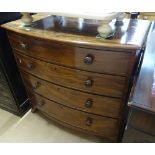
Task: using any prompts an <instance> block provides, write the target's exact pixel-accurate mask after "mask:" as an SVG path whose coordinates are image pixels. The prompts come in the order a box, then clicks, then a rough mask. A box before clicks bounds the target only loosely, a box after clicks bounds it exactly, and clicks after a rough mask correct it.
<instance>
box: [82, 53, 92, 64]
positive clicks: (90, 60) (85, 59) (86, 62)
mask: <svg viewBox="0 0 155 155" xmlns="http://www.w3.org/2000/svg"><path fill="white" fill-rule="evenodd" d="M93 60H94V57H93V56H92V55H90V54H88V55H87V56H86V57H85V58H84V63H85V64H87V65H90V64H92V63H93Z"/></svg>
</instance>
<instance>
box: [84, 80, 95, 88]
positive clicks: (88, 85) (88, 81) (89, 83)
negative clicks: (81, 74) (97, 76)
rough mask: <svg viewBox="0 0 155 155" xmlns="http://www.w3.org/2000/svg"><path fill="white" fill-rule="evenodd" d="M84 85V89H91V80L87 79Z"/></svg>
mask: <svg viewBox="0 0 155 155" xmlns="http://www.w3.org/2000/svg"><path fill="white" fill-rule="evenodd" d="M84 84H85V86H86V87H91V86H92V85H93V80H90V79H88V80H86V81H85V82H84Z"/></svg>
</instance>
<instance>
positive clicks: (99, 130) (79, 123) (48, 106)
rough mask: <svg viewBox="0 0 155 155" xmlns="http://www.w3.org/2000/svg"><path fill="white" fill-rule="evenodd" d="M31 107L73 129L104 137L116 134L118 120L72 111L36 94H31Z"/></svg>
mask: <svg viewBox="0 0 155 155" xmlns="http://www.w3.org/2000/svg"><path fill="white" fill-rule="evenodd" d="M30 96H31V101H32V104H34V105H33V106H37V109H39V110H40V111H43V112H44V113H46V114H48V115H49V116H50V117H53V118H55V119H57V120H59V121H60V122H64V123H66V124H69V125H72V126H74V127H77V128H80V129H84V130H87V131H89V132H93V133H96V134H99V135H103V136H105V137H115V136H116V135H117V133H118V120H117V119H112V118H106V117H102V116H97V115H93V114H88V113H85V112H82V111H79V110H74V109H71V108H68V107H66V106H63V105H61V104H58V103H55V102H53V101H50V100H48V99H45V98H43V97H41V96H39V95H37V94H33V95H32V94H31V95H30Z"/></svg>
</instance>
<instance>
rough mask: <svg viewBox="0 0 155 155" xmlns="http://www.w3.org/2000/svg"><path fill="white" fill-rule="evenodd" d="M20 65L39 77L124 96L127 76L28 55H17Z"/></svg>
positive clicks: (84, 89)
mask: <svg viewBox="0 0 155 155" xmlns="http://www.w3.org/2000/svg"><path fill="white" fill-rule="evenodd" d="M16 59H17V63H18V65H19V67H20V68H21V69H22V70H24V71H26V72H28V73H31V74H33V75H36V76H37V77H39V78H41V79H44V80H47V81H50V82H53V83H55V84H59V85H62V86H65V87H68V88H73V89H78V90H82V91H85V92H89V93H94V94H99V95H107V96H113V97H122V93H123V88H124V84H125V78H123V77H119V76H111V75H104V74H98V73H90V72H85V71H81V70H75V69H70V68H66V67H62V66H58V65H54V64H50V63H46V62H43V61H40V60H36V59H33V58H30V57H27V56H22V55H19V54H18V55H17V54H16Z"/></svg>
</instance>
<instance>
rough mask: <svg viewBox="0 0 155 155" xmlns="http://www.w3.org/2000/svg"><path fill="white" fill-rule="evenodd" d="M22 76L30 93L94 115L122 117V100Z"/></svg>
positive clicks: (24, 74)
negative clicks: (33, 92)
mask: <svg viewBox="0 0 155 155" xmlns="http://www.w3.org/2000/svg"><path fill="white" fill-rule="evenodd" d="M22 75H23V79H24V82H25V85H26V86H27V87H28V89H29V90H30V91H35V92H36V93H37V94H39V95H41V96H44V94H46V98H48V99H50V100H52V101H55V102H58V103H60V104H63V105H66V106H68V107H71V108H75V109H79V110H81V111H85V112H89V113H93V114H98V115H102V116H107V117H113V118H119V117H120V116H119V114H120V106H121V105H120V104H121V100H120V99H115V98H109V97H104V96H99V95H93V94H88V93H83V92H79V91H76V90H72V89H67V88H65V87H61V86H58V85H55V84H52V83H49V82H46V81H44V80H41V79H39V78H37V77H35V76H32V75H30V74H27V73H25V72H23V71H22ZM37 83H39V85H38V87H37V88H34V87H35V86H36V84H37ZM51 94H52V95H51ZM89 101H90V102H89ZM109 107H110V108H109Z"/></svg>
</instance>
